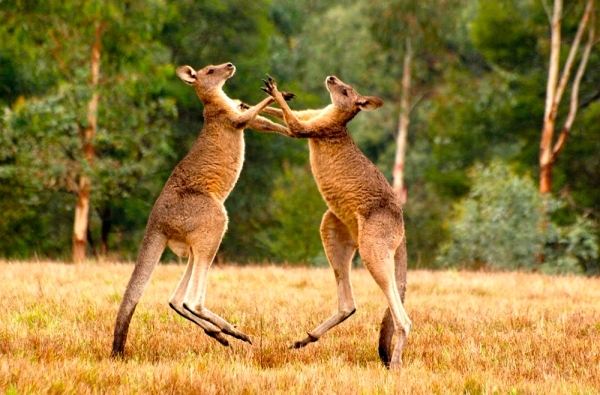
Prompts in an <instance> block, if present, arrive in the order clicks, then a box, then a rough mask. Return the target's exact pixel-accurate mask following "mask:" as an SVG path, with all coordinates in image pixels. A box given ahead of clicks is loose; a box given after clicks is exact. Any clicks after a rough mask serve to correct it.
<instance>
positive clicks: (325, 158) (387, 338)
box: [263, 76, 411, 367]
mask: <svg viewBox="0 0 600 395" xmlns="http://www.w3.org/2000/svg"><path fill="white" fill-rule="evenodd" d="M265 84H266V88H263V90H264V91H266V92H267V93H269V94H270V95H271V96H272V97H273V98H274V99H275V101H276V102H277V103H278V104H279V106H280V107H281V110H279V109H275V108H271V107H269V108H266V109H265V110H264V111H263V112H264V113H266V114H270V115H273V116H275V117H278V118H280V119H283V120H285V122H286V124H287V125H288V127H289V133H290V135H291V136H292V137H296V138H308V145H309V150H310V165H311V168H312V172H313V174H314V177H315V180H316V182H317V185H318V187H319V191H320V192H321V195H322V196H323V198H324V200H325V202H326V203H327V206H328V210H327V211H326V212H325V214H324V216H323V219H322V222H321V228H320V232H321V239H322V241H323V247H324V249H325V254H326V256H327V259H328V260H329V264H330V265H331V267H332V269H333V271H334V274H335V279H336V281H337V295H338V312H337V313H336V314H334V315H332V316H331V317H330V318H328V319H327V320H325V321H324V322H323V323H322V324H321V325H319V326H318V327H316V328H315V329H313V330H312V331H311V332H308V336H307V337H306V338H305V339H303V340H300V341H297V342H295V343H294V344H293V345H292V346H291V347H293V348H299V347H304V346H306V345H307V344H309V343H311V342H315V341H317V340H319V338H320V337H321V336H322V335H323V334H324V333H325V332H327V331H328V330H329V329H331V328H332V327H334V326H336V325H338V324H340V323H341V322H343V321H344V320H346V319H347V318H348V317H350V316H351V315H352V314H353V313H354V312H355V311H356V305H355V302H354V295H353V291H352V284H351V282H350V268H351V263H352V258H353V256H354V254H355V252H356V250H357V249H358V250H359V252H360V256H361V258H362V260H363V262H364V264H365V266H366V267H367V269H368V270H369V272H370V273H371V275H372V276H373V278H374V279H375V281H376V282H377V284H378V285H379V287H380V288H381V289H382V291H383V293H384V294H385V297H386V298H387V301H388V305H389V307H388V309H387V311H386V313H385V315H384V318H383V321H382V323H381V331H380V338H379V355H380V357H381V360H382V361H383V363H384V364H385V365H386V366H388V367H399V366H401V364H402V351H403V349H404V346H405V344H406V341H407V338H408V333H409V331H410V327H411V321H410V319H409V317H408V315H407V314H406V311H405V310H404V307H403V305H402V303H403V300H404V294H405V291H406V263H407V258H406V237H405V233H404V221H403V218H402V206H401V203H400V199H399V197H398V196H396V194H395V193H394V192H393V190H392V188H391V187H390V185H389V183H388V182H387V180H386V179H385V177H384V176H383V174H381V172H380V171H379V170H378V169H377V168H376V167H375V165H373V163H371V161H369V159H367V157H366V156H365V155H364V154H363V153H362V152H361V151H360V150H359V148H358V147H357V146H356V144H355V143H354V141H353V140H352V137H350V134H349V133H348V129H347V127H346V125H347V123H348V122H349V121H350V120H352V119H353V118H354V117H355V116H356V114H358V113H359V112H360V111H361V110H364V111H371V110H374V109H377V108H379V107H381V106H382V105H383V101H382V100H381V99H379V98H377V97H373V96H361V95H360V94H359V93H358V92H356V90H354V89H353V88H352V87H351V86H349V85H347V84H344V83H343V82H342V81H340V80H339V79H338V78H336V77H334V76H330V77H327V78H326V80H325V85H326V87H327V90H328V91H329V93H330V95H331V102H332V103H331V104H330V105H329V106H327V107H325V108H323V109H321V110H305V111H291V110H290V107H289V106H288V105H287V103H286V102H285V100H284V97H283V95H282V93H281V92H279V91H278V89H277V85H276V83H275V80H274V79H273V78H271V77H270V76H269V79H268V81H265ZM394 333H396V335H397V341H396V344H395V347H394V349H393V353H392V352H391V351H392V350H391V348H392V339H393V335H394Z"/></svg>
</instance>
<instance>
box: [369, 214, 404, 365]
mask: <svg viewBox="0 0 600 395" xmlns="http://www.w3.org/2000/svg"><path fill="white" fill-rule="evenodd" d="M359 228H360V230H359V233H360V234H359V248H360V255H361V257H362V259H363V262H364V263H365V266H366V267H367V269H368V270H369V272H370V273H371V275H372V276H373V278H374V279H375V282H376V283H377V285H379V287H380V288H381V290H382V291H383V293H384V295H385V297H386V299H387V301H388V306H389V311H390V315H391V318H392V320H393V324H394V325H393V328H394V332H395V334H396V335H397V339H398V340H397V341H396V345H395V347H394V351H393V353H392V356H391V358H389V356H385V355H383V356H382V355H381V341H382V339H381V335H380V356H381V357H382V359H383V357H387V358H388V359H389V363H388V362H387V361H385V360H384V363H385V364H386V365H387V366H389V367H399V366H401V365H402V351H403V350H404V346H405V344H406V340H407V338H408V334H409V332H410V328H411V325H412V323H411V321H410V319H409V317H408V315H407V314H406V311H405V310H404V306H403V304H402V298H401V295H400V291H399V287H398V284H397V282H398V281H397V279H396V275H397V274H398V275H399V274H401V273H402V272H404V273H405V270H406V269H402V268H396V260H398V259H401V257H399V256H398V255H397V253H400V254H401V253H402V251H401V250H400V251H397V250H398V248H399V247H400V245H401V244H402V243H403V240H402V238H403V237H404V235H403V232H402V233H401V232H394V231H393V230H391V229H390V226H389V221H387V220H386V218H385V217H384V216H381V217H380V218H378V217H376V216H372V217H371V218H369V219H368V220H363V221H361V223H360V224H359ZM397 270H399V271H397ZM403 276H405V274H403ZM385 321H386V318H385V317H384V323H385ZM388 342H389V343H390V344H391V337H389V339H388ZM388 346H389V345H388Z"/></svg>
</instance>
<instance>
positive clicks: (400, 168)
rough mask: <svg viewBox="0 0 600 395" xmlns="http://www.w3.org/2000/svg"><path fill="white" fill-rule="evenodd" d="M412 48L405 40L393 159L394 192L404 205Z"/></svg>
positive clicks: (408, 41)
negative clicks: (400, 96)
mask: <svg viewBox="0 0 600 395" xmlns="http://www.w3.org/2000/svg"><path fill="white" fill-rule="evenodd" d="M411 63H412V48H411V45H410V40H409V39H407V40H406V51H405V53H404V65H403V69H402V98H401V101H400V116H399V121H398V135H397V136H396V156H395V158H394V171H393V184H392V188H393V189H394V192H396V194H397V195H398V196H400V199H401V201H402V204H405V203H406V195H407V194H406V186H405V185H404V163H405V158H406V144H407V139H408V125H409V123H410V83H411V69H410V67H411Z"/></svg>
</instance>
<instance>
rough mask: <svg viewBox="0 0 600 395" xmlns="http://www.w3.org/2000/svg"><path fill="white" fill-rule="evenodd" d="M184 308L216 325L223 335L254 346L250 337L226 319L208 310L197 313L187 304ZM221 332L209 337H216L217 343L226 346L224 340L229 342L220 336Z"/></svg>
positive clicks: (203, 309) (204, 309)
mask: <svg viewBox="0 0 600 395" xmlns="http://www.w3.org/2000/svg"><path fill="white" fill-rule="evenodd" d="M183 308H184V309H185V310H186V311H188V312H190V313H191V314H193V315H194V316H196V317H198V318H200V319H202V320H205V321H208V322H210V323H211V324H213V325H215V326H216V327H218V328H219V329H220V330H221V331H222V333H225V334H227V335H229V336H233V337H235V338H236V339H239V340H243V341H245V342H247V343H250V344H252V340H251V339H250V337H249V336H248V335H246V334H245V333H244V332H242V331H239V330H237V329H236V328H235V327H234V326H233V325H231V324H230V323H229V322H227V321H225V319H223V318H221V317H219V316H218V315H216V314H215V313H213V312H212V311H210V310H208V309H206V308H202V309H201V310H200V311H195V310H193V309H191V308H190V307H189V306H188V305H187V304H185V303H184V304H183ZM220 333H221V332H212V334H214V336H212V334H209V333H207V334H208V335H209V336H212V337H214V338H215V339H216V340H217V341H219V342H220V343H221V344H223V345H225V343H224V342H223V341H222V340H224V341H225V342H227V340H226V339H225V338H224V337H223V336H222V334H220ZM227 344H229V342H227Z"/></svg>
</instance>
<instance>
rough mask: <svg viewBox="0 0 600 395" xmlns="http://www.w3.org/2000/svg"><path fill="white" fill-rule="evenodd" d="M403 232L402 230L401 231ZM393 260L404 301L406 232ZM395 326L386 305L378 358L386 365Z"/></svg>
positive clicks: (397, 282) (390, 353)
mask: <svg viewBox="0 0 600 395" xmlns="http://www.w3.org/2000/svg"><path fill="white" fill-rule="evenodd" d="M403 232H404V231H403ZM394 261H395V266H396V267H395V273H396V285H397V286H398V292H399V293H400V299H401V300H402V303H404V296H405V294H406V265H407V256H406V234H404V233H403V235H402V242H401V243H400V246H398V249H396V254H395V255H394ZM394 332H395V326H394V318H393V317H392V312H391V311H390V308H389V307H388V308H387V309H386V310H385V314H384V315H383V319H382V320H381V328H380V329H379V358H381V361H382V362H383V364H384V365H385V366H386V367H389V366H390V362H391V360H392V351H393V350H392V338H393V337H394Z"/></svg>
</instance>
